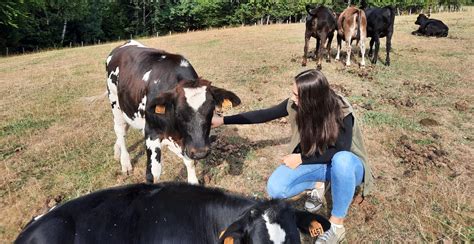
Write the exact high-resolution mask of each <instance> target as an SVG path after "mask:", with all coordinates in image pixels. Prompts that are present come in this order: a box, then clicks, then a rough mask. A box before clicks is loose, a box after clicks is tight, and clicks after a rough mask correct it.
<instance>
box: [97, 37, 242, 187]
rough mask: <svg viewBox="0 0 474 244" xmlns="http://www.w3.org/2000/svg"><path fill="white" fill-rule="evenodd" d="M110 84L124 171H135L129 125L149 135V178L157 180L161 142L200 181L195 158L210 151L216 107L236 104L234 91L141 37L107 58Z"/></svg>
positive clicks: (117, 155) (117, 154)
mask: <svg viewBox="0 0 474 244" xmlns="http://www.w3.org/2000/svg"><path fill="white" fill-rule="evenodd" d="M106 70H107V74H108V78H107V89H108V95H109V100H110V104H111V106H112V113H113V116H114V130H115V134H116V135H117V141H116V142H115V146H114V156H115V158H116V159H120V163H121V165H122V172H124V173H128V172H129V171H131V170H132V165H131V164H130V156H129V153H128V152H127V146H126V143H125V134H126V132H127V130H128V127H129V126H130V125H131V126H132V127H134V128H136V129H139V130H141V131H142V132H143V133H144V134H145V144H146V149H147V150H146V152H147V168H146V180H147V182H150V183H152V182H153V181H158V179H159V178H160V174H161V168H162V166H161V161H160V159H161V147H162V146H163V145H167V146H168V148H169V149H170V150H172V151H173V152H174V153H176V154H177V155H178V156H179V157H180V158H182V159H183V161H184V163H185V165H186V169H187V173H188V182H189V183H194V184H197V183H198V179H197V177H196V172H195V168H194V160H195V159H201V158H204V157H205V156H206V155H207V154H208V153H209V150H210V149H209V132H210V128H211V118H212V115H213V112H214V109H215V106H216V105H217V106H222V104H223V103H224V104H227V105H229V106H230V105H232V106H237V105H239V104H240V99H239V98H238V97H237V96H236V95H235V94H234V93H232V92H229V91H226V90H224V89H220V88H217V87H214V86H211V82H209V81H207V80H204V79H201V78H199V77H198V75H197V73H196V71H195V70H194V68H193V67H192V66H191V64H190V63H189V61H188V60H186V59H185V58H184V57H183V56H181V55H177V54H171V53H167V52H165V51H162V50H157V49H153V48H148V47H145V46H143V45H142V44H140V43H138V42H136V41H133V40H131V41H129V42H127V43H126V44H124V45H122V46H120V47H117V48H115V49H114V50H113V51H112V52H111V53H110V56H109V57H108V58H107V64H106Z"/></svg>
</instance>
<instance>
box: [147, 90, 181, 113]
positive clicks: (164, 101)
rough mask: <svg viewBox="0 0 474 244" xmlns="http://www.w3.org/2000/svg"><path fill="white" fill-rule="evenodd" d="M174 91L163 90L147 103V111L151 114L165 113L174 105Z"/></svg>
mask: <svg viewBox="0 0 474 244" xmlns="http://www.w3.org/2000/svg"><path fill="white" fill-rule="evenodd" d="M174 100H175V93H174V92H164V93H161V94H160V95H158V96H157V97H155V98H153V99H152V100H151V101H150V102H149V103H148V104H147V111H148V112H149V113H152V114H165V113H166V111H167V110H169V109H171V108H172V106H173V105H174Z"/></svg>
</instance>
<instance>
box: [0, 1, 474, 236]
mask: <svg viewBox="0 0 474 244" xmlns="http://www.w3.org/2000/svg"><path fill="white" fill-rule="evenodd" d="M432 17H434V18H438V19H442V20H443V21H444V22H445V23H447V25H448V26H449V27H450V32H449V36H448V37H447V38H442V39H437V38H423V37H417V36H412V35H411V34H410V32H411V31H413V30H415V28H416V27H415V25H414V24H413V23H414V22H415V19H416V16H415V15H412V16H401V17H397V18H396V24H395V26H396V30H395V34H394V38H393V54H392V57H391V59H392V66H390V67H385V66H383V64H382V63H380V62H379V63H378V64H377V65H376V66H375V67H372V66H369V67H367V68H366V69H365V70H360V69H359V68H357V67H356V65H353V66H352V67H351V68H345V67H344V66H343V63H341V62H336V61H334V60H333V61H332V63H323V72H324V73H325V74H326V76H327V77H328V79H329V82H330V83H331V84H333V85H334V87H335V89H336V90H338V91H340V92H342V93H344V94H345V95H346V96H347V97H348V98H349V100H350V101H351V102H352V103H353V104H354V107H355V109H356V114H357V115H358V118H359V120H360V121H361V122H362V129H363V132H364V135H365V141H366V144H367V147H368V151H369V158H370V162H371V164H372V167H373V171H374V173H375V175H376V191H375V192H374V194H373V196H371V197H369V198H366V200H365V201H363V202H362V203H361V204H358V203H355V204H353V205H352V207H351V209H350V212H349V216H348V219H347V224H346V229H347V230H348V231H349V232H348V235H347V239H348V241H349V242H351V243H352V242H360V241H374V240H379V241H383V242H386V241H388V240H394V241H400V242H405V241H407V240H410V241H416V242H428V241H429V242H434V241H438V240H457V241H459V240H472V239H473V238H474V223H473V217H474V215H473V200H472V199H473V197H472V196H473V186H474V184H473V180H472V179H473V174H472V173H473V165H472V161H473V158H474V157H473V156H474V147H473V138H474V134H473V132H474V126H473V125H474V124H473V123H472V120H473V106H472V102H473V101H474V96H473V94H474V85H473V84H474V80H473V77H474V69H473V68H472V63H473V62H474V52H473V50H472V46H471V45H472V43H473V42H474V25H472V19H473V18H474V9H472V8H470V9H468V11H467V12H462V13H442V14H434V15H433V16H432ZM469 23H471V24H469ZM303 35H304V24H289V25H271V26H250V27H239V28H227V29H219V30H209V31H201V32H191V33H185V34H176V35H171V36H163V37H159V38H150V39H141V40H139V41H140V42H142V43H144V44H146V45H148V46H151V47H156V48H160V49H164V50H167V51H169V52H177V53H180V54H183V55H184V56H186V57H187V58H188V59H189V60H190V62H191V63H192V65H193V66H194V68H195V69H196V70H197V72H198V73H199V75H201V76H203V77H204V78H206V79H209V80H211V81H212V82H213V84H214V85H216V86H220V87H223V88H226V89H229V90H232V91H234V92H235V93H237V94H238V95H239V96H240V98H241V99H242V101H243V104H242V105H241V106H239V107H236V108H235V109H232V110H230V111H228V112H227V114H233V113H237V112H239V111H247V110H250V109H256V108H264V107H267V106H271V105H274V104H277V103H278V102H280V101H282V100H283V99H285V98H287V97H288V96H289V95H290V91H291V84H292V82H293V77H294V76H295V75H296V74H297V73H299V72H300V71H302V70H303V67H301V65H300V63H301V56H302V53H303V45H304V38H303ZM311 43H312V44H311V46H312V48H314V46H315V44H314V43H315V41H314V39H313V40H312V41H311ZM119 44H121V43H118V42H117V43H109V44H104V45H98V46H91V47H83V48H72V49H62V50H54V51H48V52H40V53H35V54H29V55H23V56H15V57H9V58H0V74H1V75H0V87H1V88H0V104H1V106H0V117H1V118H2V119H1V120H0V128H1V130H0V145H1V146H0V147H1V148H0V153H1V158H0V159H1V161H2V163H1V164H0V172H2V177H1V179H0V212H1V213H2V214H0V243H10V242H11V241H12V240H13V239H14V238H15V237H16V235H17V234H18V233H19V231H20V230H21V227H22V226H23V225H25V224H26V223H27V222H28V221H29V220H30V219H31V217H32V216H34V215H37V214H39V213H41V211H42V207H43V206H44V203H45V201H47V200H48V199H50V198H55V197H58V196H60V197H63V198H65V199H66V200H67V199H71V198H75V197H78V196H80V195H83V194H86V193H88V192H91V191H94V190H97V189H101V188H104V187H110V186H115V185H121V184H126V183H134V182H143V181H144V179H145V176H144V173H145V156H144V147H143V140H142V137H141V134H140V133H139V132H137V131H132V130H131V131H130V132H131V133H129V136H128V138H127V143H128V145H129V148H130V153H131V157H132V158H133V162H134V167H135V170H134V172H133V175H131V176H128V177H126V176H122V175H121V174H120V164H119V162H117V161H115V160H114V159H113V144H114V142H115V134H114V132H113V121H112V113H111V110H110V105H109V103H108V101H106V100H101V101H97V102H95V103H89V102H88V101H87V100H86V99H84V98H86V97H90V96H95V95H98V94H101V93H103V92H104V91H105V89H106V82H105V78H106V74H105V69H104V62H105V58H106V57H107V55H108V53H109V52H110V51H111V50H112V49H113V48H114V47H115V46H117V45H119ZM367 46H368V43H367ZM335 47H336V45H335V41H334V42H333V54H335ZM384 52H385V39H382V45H381V51H380V56H381V61H384V60H385V53H384ZM353 56H355V59H356V60H358V59H359V58H358V56H357V55H353ZM333 57H334V55H333ZM343 57H344V56H343ZM315 66H316V62H315V61H311V62H309V63H308V67H315ZM423 119H424V120H423ZM421 120H423V122H422V123H420V121H421ZM212 133H213V134H216V135H217V142H216V143H214V145H213V149H214V150H213V152H212V155H211V156H210V157H209V158H207V159H206V160H202V161H201V162H200V163H199V164H198V166H197V168H198V177H200V180H201V182H204V183H205V184H206V185H210V186H218V187H223V188H226V189H228V190H230V191H233V192H239V193H243V194H246V195H250V196H258V197H265V196H266V195H265V190H264V189H265V185H266V180H267V178H268V176H269V175H270V174H271V172H272V171H273V170H274V169H275V168H276V166H277V165H279V164H280V159H281V157H282V156H283V153H284V148H285V143H286V142H288V138H287V136H288V134H289V125H288V124H287V123H286V121H285V120H278V121H275V122H270V123H267V124H262V125H253V126H225V127H220V128H219V129H217V130H214V131H213V132H212ZM216 144H217V145H216ZM163 155H164V166H163V174H162V180H171V181H173V180H178V181H185V179H186V170H185V166H184V164H183V163H182V162H181V160H179V159H178V158H177V157H175V156H174V155H173V154H172V153H171V152H168V151H167V150H165V152H164V153H163ZM323 213H324V212H323Z"/></svg>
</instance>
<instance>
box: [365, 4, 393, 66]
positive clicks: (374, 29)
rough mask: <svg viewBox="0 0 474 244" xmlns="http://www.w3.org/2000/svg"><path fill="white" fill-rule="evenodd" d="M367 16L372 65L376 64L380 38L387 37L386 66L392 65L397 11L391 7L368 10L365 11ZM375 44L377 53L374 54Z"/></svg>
mask: <svg viewBox="0 0 474 244" xmlns="http://www.w3.org/2000/svg"><path fill="white" fill-rule="evenodd" d="M365 15H366V16H367V37H370V50H369V57H372V60H371V61H372V63H373V64H376V63H377V59H378V55H379V47H380V38H382V37H386V38H387V39H386V43H385V49H386V52H387V57H386V59H385V65H387V66H389V65H390V50H391V49H392V35H393V25H394V24H395V9H394V8H393V7H391V6H386V7H383V8H367V9H365ZM374 44H375V52H373V50H372V49H373V46H374Z"/></svg>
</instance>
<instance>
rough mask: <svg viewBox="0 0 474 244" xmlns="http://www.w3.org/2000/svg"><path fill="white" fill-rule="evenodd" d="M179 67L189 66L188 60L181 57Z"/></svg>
mask: <svg viewBox="0 0 474 244" xmlns="http://www.w3.org/2000/svg"><path fill="white" fill-rule="evenodd" d="M179 66H181V67H189V62H188V61H187V60H186V59H181V63H180V64H179Z"/></svg>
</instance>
